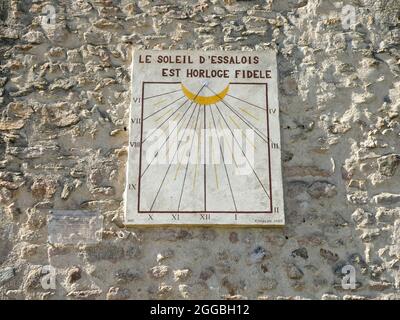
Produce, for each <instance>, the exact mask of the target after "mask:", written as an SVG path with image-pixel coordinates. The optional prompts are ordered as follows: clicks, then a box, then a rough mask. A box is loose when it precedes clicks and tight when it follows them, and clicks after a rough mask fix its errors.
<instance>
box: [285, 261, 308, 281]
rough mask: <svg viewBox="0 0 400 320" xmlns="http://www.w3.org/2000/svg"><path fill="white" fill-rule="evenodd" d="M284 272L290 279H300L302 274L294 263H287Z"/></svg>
mask: <svg viewBox="0 0 400 320" xmlns="http://www.w3.org/2000/svg"><path fill="white" fill-rule="evenodd" d="M286 273H287V276H288V277H289V278H290V279H294V280H297V279H301V278H303V275H304V273H303V271H301V269H300V268H299V267H297V266H296V265H295V264H288V265H287V266H286Z"/></svg>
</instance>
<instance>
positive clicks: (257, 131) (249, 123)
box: [207, 87, 269, 143]
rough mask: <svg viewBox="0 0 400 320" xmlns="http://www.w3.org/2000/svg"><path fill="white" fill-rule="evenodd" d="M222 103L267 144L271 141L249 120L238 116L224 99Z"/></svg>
mask: <svg viewBox="0 0 400 320" xmlns="http://www.w3.org/2000/svg"><path fill="white" fill-rule="evenodd" d="M207 89H209V90H210V91H211V92H213V93H214V94H216V93H215V92H214V90H212V89H211V88H209V87H207ZM221 102H222V103H223V104H224V105H225V106H226V107H227V108H228V109H229V110H231V112H232V113H234V114H235V115H236V116H237V117H238V118H239V119H240V120H242V121H243V122H244V123H245V124H246V125H247V126H248V127H249V128H251V129H253V130H254V131H255V133H256V134H257V135H258V136H259V137H260V138H261V139H262V140H264V142H265V143H268V141H267V140H269V138H268V137H266V136H264V134H263V133H262V132H261V131H260V130H259V129H258V128H257V127H256V126H254V125H253V124H252V123H251V122H250V121H249V120H246V119H243V117H242V116H241V115H240V114H238V113H237V112H236V111H235V110H234V109H233V108H232V107H231V106H229V105H228V104H227V103H226V102H225V101H224V99H221Z"/></svg>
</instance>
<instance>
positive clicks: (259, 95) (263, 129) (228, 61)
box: [125, 50, 284, 226]
mask: <svg viewBox="0 0 400 320" xmlns="http://www.w3.org/2000/svg"><path fill="white" fill-rule="evenodd" d="M131 99H132V100H131V107H130V125H129V152H128V165H127V185H126V192H125V222H126V224H127V225H168V224H190V225H214V224H215V225H260V226H263V225H283V224H284V206H283V191H282V172H281V151H280V147H281V146H280V126H279V106H278V87H277V64H276V55H275V52H273V51H259V52H226V51H222V52H212V51H150V50H143V51H135V52H134V54H133V62H132V98H131Z"/></svg>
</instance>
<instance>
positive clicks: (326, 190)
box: [307, 181, 337, 199]
mask: <svg viewBox="0 0 400 320" xmlns="http://www.w3.org/2000/svg"><path fill="white" fill-rule="evenodd" d="M307 192H308V193H309V194H310V195H311V196H312V197H313V198H316V199H319V198H323V197H326V198H331V197H334V196H335V195H336V194H337V191H336V186H335V185H333V184H332V183H329V182H326V181H317V182H314V183H313V184H312V185H311V186H309V187H308V190H307Z"/></svg>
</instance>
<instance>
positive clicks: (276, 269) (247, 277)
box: [0, 0, 400, 300]
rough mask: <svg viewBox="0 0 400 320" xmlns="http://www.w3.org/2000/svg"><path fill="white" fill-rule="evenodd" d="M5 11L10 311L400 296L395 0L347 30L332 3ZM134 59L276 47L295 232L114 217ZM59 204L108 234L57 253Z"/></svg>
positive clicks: (2, 91) (1, 206) (2, 74)
mask: <svg viewBox="0 0 400 320" xmlns="http://www.w3.org/2000/svg"><path fill="white" fill-rule="evenodd" d="M9 3H13V7H12V8H10V10H8V14H7V20H3V15H1V14H0V16H1V17H0V20H2V21H1V23H2V25H1V27H0V42H1V44H0V61H1V67H0V202H1V203H0V265H1V267H0V299H49V298H51V299H106V298H109V299H114V298H116V299H125V298H126V297H127V298H128V299H149V298H151V299H221V298H227V299H257V298H259V299H271V300H273V299H292V300H297V299H304V298H307V299H310V298H312V299H321V298H322V299H340V300H341V299H353V300H354V299H377V300H380V299H397V300H398V299H400V296H399V293H398V290H399V288H398V283H399V281H400V279H399V267H400V262H399V259H400V245H399V243H400V222H399V221H400V220H399V219H400V210H399V205H400V189H399V181H398V176H399V165H400V164H399V159H398V156H399V155H400V144H399V114H400V104H399V101H400V82H399V78H398V75H399V72H400V70H399V66H398V60H399V54H398V51H399V50H398V45H399V43H400V33H399V30H398V16H399V12H400V4H399V1H398V0H388V1H374V0H364V1H363V3H362V5H359V4H358V2H357V1H353V3H348V4H350V5H353V6H354V8H355V11H356V19H355V26H354V28H353V27H350V28H349V29H344V28H343V25H342V22H346V21H347V19H344V18H345V17H343V16H342V12H341V11H342V4H341V3H339V1H337V2H336V3H334V4H335V5H333V4H332V3H333V2H329V1H317V0H308V1H303V0H296V1H292V0H291V1H234V0H233V1H226V2H225V1H214V0H213V1H183V0H177V1H173V3H172V1H169V2H168V1H152V2H150V1H91V2H89V1H71V0H66V1H64V2H63V3H62V4H61V2H60V1H58V2H57V1H53V2H52V4H53V5H54V6H55V8H56V12H57V19H56V20H57V23H56V25H54V26H53V27H52V28H43V27H42V26H41V24H40V20H38V18H41V17H40V15H41V7H42V3H41V2H38V1H15V0H13V1H9ZM343 4H344V3H343ZM324 16H325V17H324ZM132 47H135V48H149V49H160V50H162V51H160V53H162V54H167V53H168V51H166V50H168V49H191V50H193V49H196V50H245V51H247V50H250V51H254V50H260V51H262V50H264V48H274V49H275V50H276V51H277V57H278V79H279V88H278V89H279V103H280V110H279V114H280V119H281V134H282V144H281V145H280V146H279V149H278V150H279V152H280V153H281V155H282V160H283V165H284V168H283V182H284V189H285V209H286V210H285V211H286V212H287V214H286V220H287V223H286V226H285V227H284V228H282V229H276V228H274V229H271V228H267V229H260V228H248V227H246V228H232V227H221V228H213V227H209V228H206V229H207V230H205V229H203V228H201V229H200V228H195V227H182V228H176V227H173V228H168V227H155V228H150V229H144V228H143V229H142V228H129V229H127V228H126V227H125V226H124V225H123V224H122V223H121V221H122V216H123V210H122V208H123V199H124V196H123V194H124V184H125V162H126V151H127V150H128V148H130V147H129V146H128V142H127V140H128V139H127V131H126V130H124V127H126V128H127V127H128V123H129V121H130V119H129V115H128V113H129V112H128V106H129V99H130V95H131V92H130V74H131V70H130V62H131V50H132ZM254 67H255V68H256V65H255V66H254ZM146 93H147V92H146ZM231 99H233V98H227V101H228V103H229V101H231ZM156 100H157V99H155V100H154V101H156ZM159 101H161V99H160V100H157V102H159ZM240 107H241V108H246V109H245V110H246V111H248V112H250V113H251V110H252V108H254V107H252V106H246V105H245V104H243V105H241V106H240ZM273 107H274V106H273V105H269V108H270V109H273ZM221 111H222V110H221ZM226 111H228V110H226ZM226 111H222V112H226ZM238 112H244V111H241V110H239V111H238ZM228 113H229V111H228ZM214 115H215V114H214ZM232 116H233V117H234V121H236V122H237V121H239V119H237V118H235V116H234V115H232ZM227 121H228V122H229V123H230V121H231V120H230V119H229V117H228V118H227ZM251 121H252V123H253V124H254V125H257V120H256V119H254V118H251ZM232 124H233V123H232ZM217 125H218V124H217ZM111 132H113V134H112V135H110V133H111ZM272 142H273V141H272ZM278 150H277V149H271V152H278ZM210 172H211V171H210ZM211 177H212V176H211ZM219 178H221V177H219ZM102 188H104V189H102ZM50 208H54V209H56V208H59V209H70V210H77V209H82V210H83V209H85V210H90V211H92V210H98V212H99V213H100V214H101V215H103V216H104V240H103V241H102V243H100V244H97V245H95V246H87V245H84V244H76V245H68V246H64V245H57V246H53V245H49V244H47V243H46V241H47V240H46V239H47V236H48V230H47V216H48V211H49V209H50ZM339 216H340V217H342V218H339ZM343 221H345V222H343ZM119 231H121V232H123V234H126V233H125V232H128V233H129V236H123V237H120V236H119ZM257 247H261V248H263V249H264V250H265V251H266V255H265V256H264V254H263V250H259V251H257V252H258V253H256V252H255V251H256V250H255V249H256V248H257ZM321 249H322V250H321ZM253 253H254V254H253ZM252 254H253V256H252ZM251 257H252V258H254V259H253V260H251ZM49 260H50V261H51V263H52V265H54V267H55V268H56V271H57V278H56V290H45V289H43V288H42V285H41V279H42V277H43V274H42V270H43V267H44V266H46V265H48V264H49ZM251 261H253V262H254V263H250V262H251ZM346 265H351V266H353V267H354V268H355V271H356V289H355V290H345V289H343V287H342V279H343V276H344V274H343V273H342V268H343V267H344V266H346ZM287 266H288V267H287ZM78 269H79V271H78ZM186 269H188V270H190V275H189V276H188V277H180V274H179V280H177V281H175V273H174V271H177V270H186ZM183 274H186V273H185V272H183ZM79 276H80V278H79ZM78 278H79V279H78ZM5 279H7V280H5ZM98 286H100V287H101V288H99V287H98ZM127 290H129V291H127Z"/></svg>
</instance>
